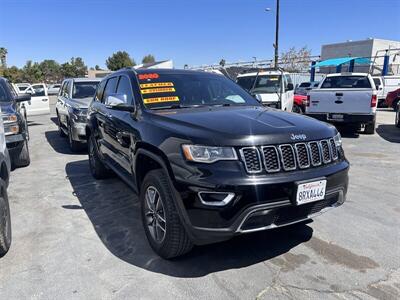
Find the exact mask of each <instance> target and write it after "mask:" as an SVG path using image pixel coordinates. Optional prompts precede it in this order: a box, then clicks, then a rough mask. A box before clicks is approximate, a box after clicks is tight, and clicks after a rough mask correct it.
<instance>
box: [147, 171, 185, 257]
mask: <svg viewBox="0 0 400 300" xmlns="http://www.w3.org/2000/svg"><path fill="white" fill-rule="evenodd" d="M173 197H174V192H173V187H171V186H170V184H169V182H168V174H166V173H165V172H164V171H163V170H161V169H158V170H153V171H150V172H149V173H148V174H147V175H146V176H145V178H144V180H143V184H142V187H141V190H140V203H141V210H142V222H143V227H144V230H145V233H146V236H147V239H148V241H149V243H150V246H151V248H153V250H154V251H155V252H156V253H157V254H158V255H159V256H161V257H163V258H165V259H170V258H174V257H177V256H181V255H183V254H185V253H187V252H189V251H190V250H191V249H192V247H193V244H192V242H191V241H190V239H189V237H188V235H187V233H186V230H185V228H184V227H183V225H182V223H181V220H180V217H179V214H178V211H177V208H176V207H175V202H174V199H173Z"/></svg>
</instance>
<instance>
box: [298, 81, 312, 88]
mask: <svg viewBox="0 0 400 300" xmlns="http://www.w3.org/2000/svg"><path fill="white" fill-rule="evenodd" d="M310 86H311V82H302V83H300V85H299V87H305V88H308V87H310Z"/></svg>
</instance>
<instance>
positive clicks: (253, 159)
mask: <svg viewBox="0 0 400 300" xmlns="http://www.w3.org/2000/svg"><path fill="white" fill-rule="evenodd" d="M240 155H241V157H242V159H243V161H244V164H245V166H246V171H247V172H248V173H259V172H261V171H262V166H261V159H260V153H259V152H258V149H257V148H256V147H246V148H242V149H240Z"/></svg>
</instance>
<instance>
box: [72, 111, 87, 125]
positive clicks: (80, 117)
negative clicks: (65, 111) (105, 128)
mask: <svg viewBox="0 0 400 300" xmlns="http://www.w3.org/2000/svg"><path fill="white" fill-rule="evenodd" d="M72 117H73V118H74V120H75V121H77V122H82V123H86V110H82V109H77V108H72Z"/></svg>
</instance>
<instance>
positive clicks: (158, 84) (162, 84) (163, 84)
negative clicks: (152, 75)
mask: <svg viewBox="0 0 400 300" xmlns="http://www.w3.org/2000/svg"><path fill="white" fill-rule="evenodd" d="M168 86H174V84H173V83H172V82H153V83H142V84H141V85H140V88H141V89H147V88H157V87H168Z"/></svg>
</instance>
